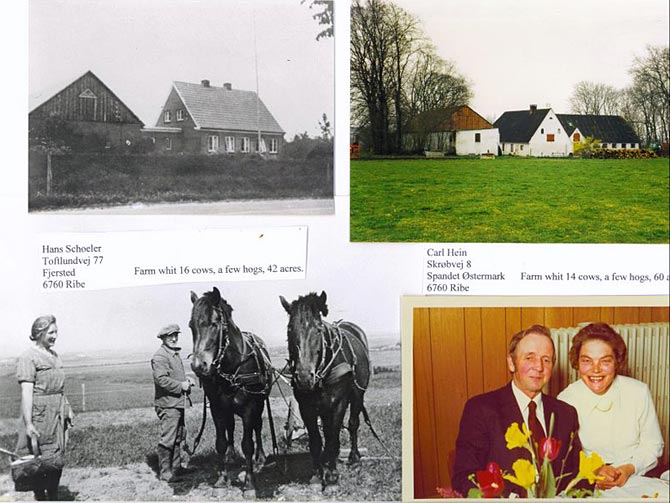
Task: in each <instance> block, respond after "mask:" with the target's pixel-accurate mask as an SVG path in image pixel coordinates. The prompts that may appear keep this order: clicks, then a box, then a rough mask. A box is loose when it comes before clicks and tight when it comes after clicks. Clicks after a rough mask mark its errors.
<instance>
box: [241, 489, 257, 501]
mask: <svg viewBox="0 0 670 503" xmlns="http://www.w3.org/2000/svg"><path fill="white" fill-rule="evenodd" d="M242 496H243V497H244V499H249V500H255V499H256V489H254V488H251V487H247V488H246V489H242Z"/></svg>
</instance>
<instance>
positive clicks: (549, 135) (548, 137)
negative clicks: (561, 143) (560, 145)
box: [547, 133, 554, 141]
mask: <svg viewBox="0 0 670 503" xmlns="http://www.w3.org/2000/svg"><path fill="white" fill-rule="evenodd" d="M547 141H554V135H553V134H549V133H547Z"/></svg>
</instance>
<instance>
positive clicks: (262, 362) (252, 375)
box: [212, 307, 271, 395]
mask: <svg viewBox="0 0 670 503" xmlns="http://www.w3.org/2000/svg"><path fill="white" fill-rule="evenodd" d="M215 309H216V311H217V313H219V316H220V318H221V321H220V322H219V341H218V344H219V347H218V349H217V354H216V357H215V358H214V361H213V362H212V365H213V366H214V368H216V374H217V375H218V376H219V377H220V378H222V379H223V380H224V381H225V382H227V383H228V384H229V385H230V387H231V388H232V391H233V392H237V391H239V390H242V391H244V392H246V393H249V394H252V395H254V394H255V395H262V394H265V393H267V391H268V389H269V387H270V384H271V382H270V381H271V380H270V379H268V378H267V375H266V373H267V372H266V371H267V369H269V360H268V359H267V358H266V357H265V354H264V353H263V351H262V348H261V347H260V346H259V344H258V343H257V342H256V340H255V338H254V336H253V334H251V333H250V332H242V331H240V336H241V338H242V352H241V353H240V361H239V362H238V363H237V364H236V365H235V366H234V367H233V368H232V369H224V368H223V365H224V364H223V359H224V357H225V355H226V351H227V350H228V346H229V345H230V331H229V328H228V325H229V324H228V320H226V317H225V316H224V314H223V310H222V309H221V308H218V307H217V308H215ZM247 345H249V346H250V347H251V350H250V351H249V352H247V351H246V348H247ZM259 355H260V358H259ZM252 358H253V359H254V360H255V363H256V365H255V367H256V371H254V372H247V373H241V372H240V371H241V369H242V366H243V365H244V364H245V363H247V362H248V361H249V360H251V359H252ZM259 385H262V388H261V389H251V388H250V386H254V387H257V386H259Z"/></svg>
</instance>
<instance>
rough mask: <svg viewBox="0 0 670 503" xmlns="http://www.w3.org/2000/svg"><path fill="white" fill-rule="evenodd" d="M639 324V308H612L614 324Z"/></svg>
mask: <svg viewBox="0 0 670 503" xmlns="http://www.w3.org/2000/svg"><path fill="white" fill-rule="evenodd" d="M639 322H640V308H639V307H625V306H617V307H615V308H614V323H615V324H617V325H622V324H626V323H639Z"/></svg>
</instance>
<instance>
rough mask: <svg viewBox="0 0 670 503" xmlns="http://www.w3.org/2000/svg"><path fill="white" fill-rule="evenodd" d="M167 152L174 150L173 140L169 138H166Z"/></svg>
mask: <svg viewBox="0 0 670 503" xmlns="http://www.w3.org/2000/svg"><path fill="white" fill-rule="evenodd" d="M165 150H172V138H170V137H169V136H166V137H165Z"/></svg>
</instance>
